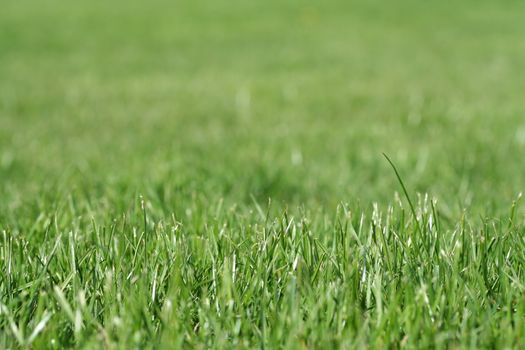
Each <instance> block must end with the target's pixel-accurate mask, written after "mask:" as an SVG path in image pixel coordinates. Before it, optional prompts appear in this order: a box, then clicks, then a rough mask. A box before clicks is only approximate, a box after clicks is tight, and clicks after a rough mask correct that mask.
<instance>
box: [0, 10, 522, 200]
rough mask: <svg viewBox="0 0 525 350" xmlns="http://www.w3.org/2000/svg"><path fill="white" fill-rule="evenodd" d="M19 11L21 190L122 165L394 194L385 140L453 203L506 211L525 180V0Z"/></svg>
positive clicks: (6, 23)
mask: <svg viewBox="0 0 525 350" xmlns="http://www.w3.org/2000/svg"><path fill="white" fill-rule="evenodd" d="M3 7H4V9H3V11H2V13H1V14H0V16H1V22H0V23H1V24H0V25H1V27H0V28H1V30H0V33H1V34H0V35H1V36H0V45H1V46H0V55H1V56H0V59H1V62H2V64H1V65H0V76H1V77H2V78H1V80H0V97H1V114H2V118H1V125H0V130H1V133H2V135H1V140H2V141H0V142H1V146H2V148H1V153H2V154H1V156H2V166H1V174H2V179H3V181H2V189H3V190H4V192H5V191H6V189H7V190H8V193H10V194H8V196H15V195H17V196H21V197H24V191H25V190H26V187H31V185H32V186H33V187H34V188H35V189H37V190H38V189H41V188H42V185H43V183H46V184H49V185H50V187H51V188H50V189H51V190H53V191H55V190H56V188H57V187H60V188H62V190H64V191H66V192H68V191H70V188H71V187H77V186H80V187H84V188H85V190H86V193H87V195H88V196H90V195H92V194H93V195H94V196H95V198H96V196H103V195H104V194H106V192H107V191H110V189H108V188H107V187H109V185H108V184H109V183H110V182H108V181H109V180H110V179H113V180H114V181H117V182H121V183H126V184H130V186H132V187H134V188H135V189H136V190H137V191H139V192H145V191H146V188H147V187H149V186H150V184H152V183H155V184H157V186H160V188H159V190H160V191H167V190H168V189H170V188H174V187H177V186H178V187H184V188H186V190H187V192H188V193H189V192H192V191H196V192H199V193H202V194H203V195H206V196H209V197H211V198H219V197H225V198H226V199H231V200H232V201H241V202H243V201H246V200H247V199H248V200H249V195H250V194H253V195H255V196H256V197H257V198H260V199H261V200H263V201H265V200H266V199H267V197H272V198H274V199H278V200H282V201H283V202H285V203H303V202H310V201H314V202H319V203H324V204H329V203H331V204H334V203H337V202H339V201H346V200H355V199H360V200H363V201H365V202H369V201H371V200H379V201H384V200H385V199H388V200H389V199H391V198H392V194H393V192H394V190H395V181H394V178H393V177H392V176H391V173H390V172H389V169H388V167H386V164H385V162H384V160H383V159H382V157H381V152H387V153H388V154H390V155H391V157H392V158H393V159H394V160H395V161H396V162H397V164H398V166H399V167H400V169H401V170H402V173H403V174H405V176H406V177H407V178H406V181H407V183H408V184H409V185H410V186H411V187H412V188H413V189H416V190H418V191H423V192H430V193H432V194H434V195H436V196H438V197H439V198H440V199H441V201H442V202H444V203H449V204H450V205H452V204H454V203H456V202H457V203H460V206H471V205H472V206H474V207H477V208H484V209H485V207H486V206H487V205H491V207H490V210H494V209H495V208H497V206H498V205H500V204H502V203H503V204H508V203H509V202H510V201H511V199H512V198H513V197H514V196H515V195H516V194H517V193H518V192H519V191H521V190H522V189H523V184H524V180H523V176H521V175H522V174H523V172H524V170H525V169H524V167H525V165H524V164H523V162H521V159H523V156H524V153H525V152H524V150H525V136H524V134H525V122H524V119H523V116H522V115H523V112H524V109H525V104H524V103H523V99H522V97H521V94H520V91H523V88H524V85H525V82H524V81H523V79H519V72H521V71H523V69H524V65H525V63H524V62H525V59H524V58H525V44H523V41H522V40H521V39H522V38H523V35H524V32H525V30H524V29H525V26H524V25H523V24H522V23H523V21H521V15H520V13H521V12H520V10H522V5H521V4H520V3H519V2H505V6H503V5H502V4H499V3H493V2H461V3H458V4H454V6H451V5H448V4H440V3H438V2H425V3H420V2H417V1H402V2H396V3H392V4H384V3H382V2H378V1H376V2H374V1H371V2H365V3H361V2H337V1H328V2H324V3H323V4H315V3H307V2H301V1H285V2H241V1H238V2H199V3H198V4H192V3H190V2H180V3H171V2H162V1H154V2H152V3H150V4H147V5H146V4H142V3H140V2H129V3H125V4H124V3H114V2H112V3H104V2H92V3H89V4H87V3H86V4H78V3H65V2H60V1H51V2H49V3H46V5H36V4H33V3H31V2H27V1H21V2H8V3H6V4H5V5H4V6H3ZM96 188H98V189H99V190H100V191H101V192H100V193H97V192H96ZM28 193H30V192H28ZM95 194H96V195H95ZM116 195H117V196H118V195H119V194H118V193H117V194H116ZM174 196H175V194H174ZM115 200H117V198H115ZM170 200H172V201H173V200H175V198H174V197H173V198H170ZM10 201H12V200H10Z"/></svg>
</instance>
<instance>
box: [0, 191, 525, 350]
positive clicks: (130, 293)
mask: <svg viewBox="0 0 525 350" xmlns="http://www.w3.org/2000/svg"><path fill="white" fill-rule="evenodd" d="M149 207H150V205H149V203H148V202H147V201H143V202H140V201H137V203H135V205H134V206H133V208H130V210H129V211H128V212H127V213H126V214H125V215H123V216H122V217H118V218H114V219H113V220H110V219H109V218H108V219H106V220H103V221H98V222H97V221H89V220H87V219H85V218H80V217H76V213H75V212H74V211H73V209H66V208H64V210H62V211H60V212H55V213H42V214H41V215H40V217H39V218H38V219H37V220H36V221H35V223H34V224H33V226H32V227H31V228H30V230H29V231H28V232H25V233H21V232H17V231H11V230H7V231H4V232H3V233H2V234H3V237H2V250H1V251H0V261H2V267H3V271H2V276H1V283H0V286H1V287H0V293H1V295H2V305H1V308H2V310H1V311H2V320H1V322H2V328H3V329H4V331H3V332H2V335H1V337H2V338H1V341H2V343H3V346H4V347H6V348H12V347H17V346H21V347H25V346H29V345H30V344H31V345H32V346H34V347H35V348H57V349H58V348H63V347H70V346H71V347H78V348H93V347H108V348H126V349H129V348H156V347H161V348H182V347H184V348H210V347H215V348H232V347H233V348H237V347H239V348H255V347H260V348H276V347H277V348H280V347H285V348H320V347H329V348H333V347H344V348H354V347H372V348H385V347H391V348H399V347H407V348H427V347H438V348H460V347H461V348H470V347H471V348H480V347H483V348H487V347H496V348H505V347H521V346H522V345H523V343H522V337H523V334H525V333H524V332H525V323H524V320H523V314H524V312H525V296H524V295H525V294H524V289H525V286H524V276H523V273H524V272H523V269H524V264H525V241H524V239H523V233H524V230H525V226H524V225H523V223H517V222H516V221H515V217H514V212H515V208H514V207H513V208H512V210H511V211H510V214H509V216H507V217H504V218H502V219H501V220H489V219H483V220H480V219H471V218H469V217H468V214H465V215H463V216H462V217H461V218H458V219H457V221H446V220H444V219H443V218H442V217H440V215H439V213H438V212H437V211H436V209H435V205H434V202H432V201H430V200H428V199H427V198H426V197H425V198H420V203H419V205H418V206H417V217H418V223H417V224H416V221H415V220H413V219H412V218H411V215H410V210H408V209H407V207H406V206H405V205H403V204H402V203H400V202H398V203H397V204H395V205H392V206H388V207H386V208H379V207H378V206H374V207H373V209H372V210H363V209H359V208H355V209H351V208H349V207H348V206H346V205H340V206H339V207H338V209H337V211H336V212H333V213H326V212H323V211H315V212H311V211H308V210H306V209H302V210H298V211H297V212H296V213H295V214H291V213H288V212H286V211H284V212H281V213H279V214H272V210H271V206H270V207H269V208H270V210H268V211H262V209H261V207H260V206H257V205H254V206H253V211H246V212H244V211H239V210H238V209H236V208H228V207H225V206H223V205H222V203H215V204H214V205H210V206H208V207H206V209H204V211H201V210H197V211H190V212H188V214H187V216H185V217H184V218H177V217H175V216H173V217H171V218H164V219H162V220H156V219H155V218H153V217H151V216H150V214H149V212H150V208H149ZM201 208H202V207H201Z"/></svg>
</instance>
